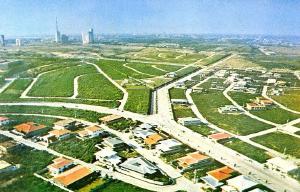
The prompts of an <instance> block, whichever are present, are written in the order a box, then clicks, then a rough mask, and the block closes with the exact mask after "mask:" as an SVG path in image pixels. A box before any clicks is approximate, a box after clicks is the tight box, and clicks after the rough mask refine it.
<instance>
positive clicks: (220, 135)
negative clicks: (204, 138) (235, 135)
mask: <svg viewBox="0 0 300 192" xmlns="http://www.w3.org/2000/svg"><path fill="white" fill-rule="evenodd" d="M208 137H209V138H211V139H215V140H217V141H218V140H222V139H229V138H231V137H232V136H231V135H230V134H228V133H215V134H211V135H209V136H208Z"/></svg>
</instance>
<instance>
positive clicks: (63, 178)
mask: <svg viewBox="0 0 300 192" xmlns="http://www.w3.org/2000/svg"><path fill="white" fill-rule="evenodd" d="M92 173H93V172H92V171H91V170H90V169H89V168H87V167H84V166H82V165H77V166H76V167H74V168H72V169H69V170H67V171H65V172H62V173H60V174H58V175H56V176H55V177H54V178H53V181H54V182H55V183H57V184H59V185H62V186H64V187H68V188H73V186H76V184H77V183H80V181H83V180H86V178H87V177H89V176H91V175H92Z"/></svg>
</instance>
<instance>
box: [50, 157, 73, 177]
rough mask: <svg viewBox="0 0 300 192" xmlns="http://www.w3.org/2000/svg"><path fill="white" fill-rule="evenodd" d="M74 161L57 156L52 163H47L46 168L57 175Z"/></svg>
mask: <svg viewBox="0 0 300 192" xmlns="http://www.w3.org/2000/svg"><path fill="white" fill-rule="evenodd" d="M73 165H74V162H73V161H72V160H70V159H66V158H64V157H58V158H56V159H54V160H53V163H52V164H50V165H48V166H47V168H48V170H49V172H50V174H51V175H58V174H60V173H62V172H64V171H65V170H67V169H68V168H70V167H72V166H73Z"/></svg>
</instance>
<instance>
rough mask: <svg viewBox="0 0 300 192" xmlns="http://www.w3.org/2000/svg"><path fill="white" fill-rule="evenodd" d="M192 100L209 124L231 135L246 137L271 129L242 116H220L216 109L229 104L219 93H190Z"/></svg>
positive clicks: (211, 91) (269, 126)
mask: <svg viewBox="0 0 300 192" xmlns="http://www.w3.org/2000/svg"><path fill="white" fill-rule="evenodd" d="M192 98H193V100H194V102H195V104H196V106H197V107H198V109H199V110H200V112H201V113H202V115H203V116H204V117H206V119H207V120H208V121H209V122H211V123H213V124H215V125H217V126H219V127H221V128H223V129H225V130H227V131H230V132H232V133H235V134H238V135H248V134H251V133H256V132H259V131H263V130H266V129H269V128H271V127H272V126H271V125H268V124H265V123H262V122H260V121H258V120H255V119H252V118H250V117H248V116H246V115H243V114H239V115H231V114H220V113H219V112H218V107H221V106H224V105H231V102H230V101H229V100H227V99H226V98H225V97H224V95H223V94H222V92H221V91H214V90H210V91H208V92H207V93H200V94H199V93H192Z"/></svg>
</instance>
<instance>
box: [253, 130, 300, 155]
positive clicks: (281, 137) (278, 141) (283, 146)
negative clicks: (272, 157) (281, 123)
mask: <svg viewBox="0 0 300 192" xmlns="http://www.w3.org/2000/svg"><path fill="white" fill-rule="evenodd" d="M251 140H253V141H255V142H257V143H259V144H262V145H264V146H266V147H268V148H270V149H274V150H275V151H278V152H280V153H285V154H287V155H291V156H294V157H296V158H300V147H299V146H300V139H299V138H297V137H294V136H291V135H288V134H284V133H281V132H275V133H268V134H266V135H262V136H258V137H255V138H252V139H251Z"/></svg>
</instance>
